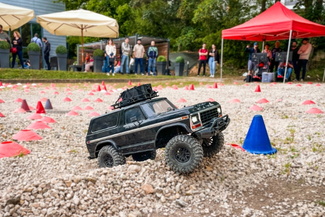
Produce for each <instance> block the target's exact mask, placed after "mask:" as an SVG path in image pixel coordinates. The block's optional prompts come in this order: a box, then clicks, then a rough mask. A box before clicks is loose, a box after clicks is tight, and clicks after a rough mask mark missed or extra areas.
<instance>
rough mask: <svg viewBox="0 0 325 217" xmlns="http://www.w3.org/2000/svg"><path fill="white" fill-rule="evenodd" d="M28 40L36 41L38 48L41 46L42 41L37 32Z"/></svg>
mask: <svg viewBox="0 0 325 217" xmlns="http://www.w3.org/2000/svg"><path fill="white" fill-rule="evenodd" d="M30 42H34V43H36V44H37V45H38V46H39V47H40V48H42V47H43V44H42V41H41V39H40V38H39V37H38V34H37V33H35V34H34V37H33V38H32V39H31V40H30Z"/></svg>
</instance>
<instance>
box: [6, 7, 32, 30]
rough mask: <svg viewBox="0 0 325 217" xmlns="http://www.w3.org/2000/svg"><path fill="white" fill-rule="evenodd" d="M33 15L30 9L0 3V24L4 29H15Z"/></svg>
mask: <svg viewBox="0 0 325 217" xmlns="http://www.w3.org/2000/svg"><path fill="white" fill-rule="evenodd" d="M34 17H35V14H34V11H33V10H32V9H27V8H22V7H17V6H13V5H8V4H4V3H0V24H1V25H2V26H3V29H4V30H6V31H8V30H13V29H17V28H19V27H21V26H22V25H24V24H25V23H27V22H28V21H30V20H31V19H33V18H34Z"/></svg>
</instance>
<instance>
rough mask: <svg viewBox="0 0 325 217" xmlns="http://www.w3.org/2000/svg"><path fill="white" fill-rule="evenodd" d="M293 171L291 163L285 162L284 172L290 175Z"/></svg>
mask: <svg viewBox="0 0 325 217" xmlns="http://www.w3.org/2000/svg"><path fill="white" fill-rule="evenodd" d="M290 172H291V163H286V164H284V170H283V173H284V174H287V175H289V174H290Z"/></svg>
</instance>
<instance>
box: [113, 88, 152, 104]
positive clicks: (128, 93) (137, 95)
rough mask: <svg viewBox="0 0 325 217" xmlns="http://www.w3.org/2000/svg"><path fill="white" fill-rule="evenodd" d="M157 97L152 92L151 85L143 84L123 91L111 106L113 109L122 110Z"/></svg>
mask: <svg viewBox="0 0 325 217" xmlns="http://www.w3.org/2000/svg"><path fill="white" fill-rule="evenodd" d="M157 96H158V93H157V92H156V91H154V90H152V87H151V84H143V85H140V86H136V87H133V88H131V89H127V90H125V91H123V92H122V93H121V94H120V96H119V98H118V99H117V101H116V102H115V104H113V105H112V106H113V107H114V109H116V108H122V107H125V106H128V105H132V104H134V103H137V102H141V101H144V100H147V99H152V98H154V97H157Z"/></svg>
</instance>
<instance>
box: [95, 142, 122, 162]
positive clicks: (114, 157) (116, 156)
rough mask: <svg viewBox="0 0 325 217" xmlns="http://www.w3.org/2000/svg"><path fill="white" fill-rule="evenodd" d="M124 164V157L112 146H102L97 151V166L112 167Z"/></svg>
mask: <svg viewBox="0 0 325 217" xmlns="http://www.w3.org/2000/svg"><path fill="white" fill-rule="evenodd" d="M122 164H125V157H124V156H123V155H121V154H120V153H118V152H117V151H116V149H115V148H114V147H113V146H110V145H108V146H104V147H103V148H101V149H100V151H99V153H98V166H99V167H113V166H118V165H122Z"/></svg>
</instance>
